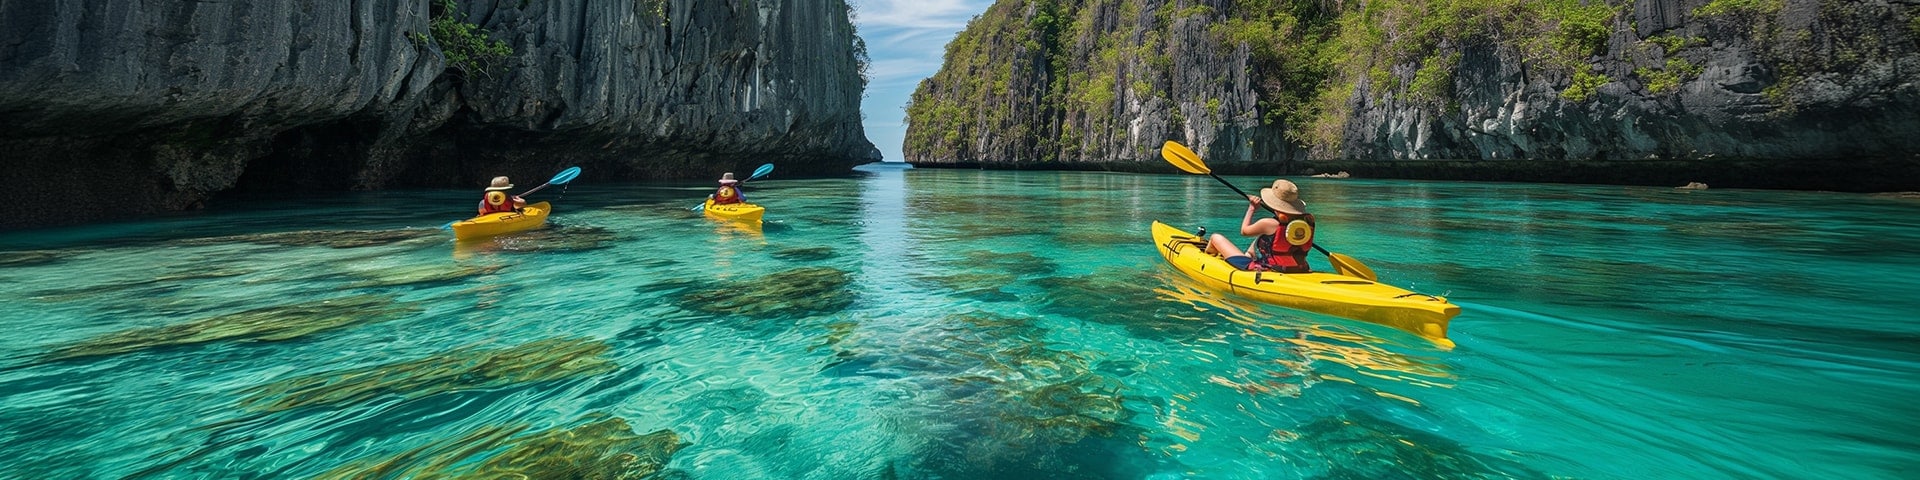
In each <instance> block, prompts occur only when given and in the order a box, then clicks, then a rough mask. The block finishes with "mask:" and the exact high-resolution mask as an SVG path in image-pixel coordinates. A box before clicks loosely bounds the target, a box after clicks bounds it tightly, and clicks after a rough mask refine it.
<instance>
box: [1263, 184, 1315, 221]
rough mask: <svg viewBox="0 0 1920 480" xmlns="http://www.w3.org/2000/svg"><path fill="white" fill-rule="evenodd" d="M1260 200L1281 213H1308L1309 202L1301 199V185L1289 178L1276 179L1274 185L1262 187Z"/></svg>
mask: <svg viewBox="0 0 1920 480" xmlns="http://www.w3.org/2000/svg"><path fill="white" fill-rule="evenodd" d="M1260 202H1261V203H1265V204H1267V206H1269V207H1273V209H1274V210H1279V211H1280V212H1281V213H1291V214H1294V215H1304V214H1306V213H1307V203H1306V202H1302V201H1300V187H1299V186H1298V185H1294V184H1293V182H1290V181H1287V180H1274V181H1273V186H1272V187H1268V188H1262V189H1260Z"/></svg>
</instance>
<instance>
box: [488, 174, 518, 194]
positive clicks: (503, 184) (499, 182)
mask: <svg viewBox="0 0 1920 480" xmlns="http://www.w3.org/2000/svg"><path fill="white" fill-rule="evenodd" d="M512 189H513V184H512V183H510V182H508V181H507V177H493V184H492V185H488V186H487V191H489V192H492V191H505V190H512Z"/></svg>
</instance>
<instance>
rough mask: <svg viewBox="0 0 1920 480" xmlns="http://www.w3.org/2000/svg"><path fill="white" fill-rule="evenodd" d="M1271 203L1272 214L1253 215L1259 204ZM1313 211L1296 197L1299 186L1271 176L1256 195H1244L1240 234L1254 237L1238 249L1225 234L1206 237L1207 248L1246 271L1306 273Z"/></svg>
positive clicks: (1311, 244)
mask: <svg viewBox="0 0 1920 480" xmlns="http://www.w3.org/2000/svg"><path fill="white" fill-rule="evenodd" d="M1262 204H1265V205H1267V206H1269V207H1273V211H1274V212H1275V213H1274V216H1272V217H1267V218H1261V219H1259V220H1254V219H1253V213H1254V211H1256V210H1260V205H1262ZM1313 228H1314V220H1313V214H1310V213H1307V204H1306V202H1302V201H1300V187H1299V186H1297V185H1294V184H1293V182H1290V181H1287V180H1284V179H1282V180H1274V181H1273V186H1272V187H1268V188H1262V189H1260V195H1259V196H1248V197H1247V214H1246V216H1245V217H1242V218H1241V219H1240V235H1242V236H1248V237H1255V238H1254V239H1253V244H1252V245H1248V246H1247V249H1246V251H1241V250H1240V249H1239V248H1237V247H1235V246H1234V245H1233V241H1232V240H1228V239H1227V237H1226V236H1225V235H1220V234H1217V233H1216V234H1214V235H1213V236H1212V237H1211V238H1209V239H1207V252H1208V253H1213V254H1216V255H1220V256H1221V257H1224V258H1225V259H1226V260H1227V263H1230V264H1233V268H1238V269H1241V270H1247V271H1273V272H1281V273H1307V272H1310V271H1313V269H1312V268H1310V267H1308V266H1307V252H1308V251H1311V250H1313Z"/></svg>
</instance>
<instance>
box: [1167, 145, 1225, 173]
mask: <svg viewBox="0 0 1920 480" xmlns="http://www.w3.org/2000/svg"><path fill="white" fill-rule="evenodd" d="M1160 156H1161V157H1162V158H1165V159H1167V163H1171V164H1173V166H1174V167H1176V168H1179V169H1180V170H1181V171H1185V172H1187V173H1191V174H1195V175H1206V174H1209V173H1213V169H1210V168H1207V162H1202V161H1200V154H1197V153H1193V150H1189V149H1187V146H1186V145H1181V144H1180V142H1176V141H1172V140H1168V141H1167V143H1166V144H1165V145H1161V146H1160Z"/></svg>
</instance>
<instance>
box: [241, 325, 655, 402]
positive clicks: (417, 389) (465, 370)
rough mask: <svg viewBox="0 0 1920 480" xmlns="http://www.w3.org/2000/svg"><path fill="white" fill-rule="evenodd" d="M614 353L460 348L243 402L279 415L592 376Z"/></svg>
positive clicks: (584, 346) (572, 342) (577, 347)
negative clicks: (320, 407) (391, 398)
mask: <svg viewBox="0 0 1920 480" xmlns="http://www.w3.org/2000/svg"><path fill="white" fill-rule="evenodd" d="M610 350H612V347H611V346H609V345H607V344H606V342H602V341H598V340H589V339H548V340H540V341H536V342H532V343H527V344H523V345H519V346H515V347H510V348H504V349H477V348H461V349H457V350H453V351H450V352H445V353H441V354H438V355H433V356H430V357H427V358H422V359H419V360H412V361H407V362H399V363H389V364H385V365H375V366H371V367H362V368H355V369H350V370H342V371H337V372H325V373H318V374H313V375H303V376H298V377H293V378H288V379H284V380H280V381H276V382H273V383H270V384H267V385H263V386H260V387H257V388H255V389H254V391H253V392H254V393H253V394H252V395H250V396H248V397H247V399H246V400H243V401H241V403H243V404H245V405H247V406H249V407H251V408H255V409H260V410H266V411H281V410H289V409H294V408H300V407H307V406H315V405H341V404H354V403H360V402H365V401H368V400H372V399H375V398H379V397H383V396H396V397H400V398H406V399H412V398H421V397H426V396H431V395H435V394H440V393H446V392H453V391H461V390H473V389H481V388H498V387H505V386H510V385H515V384H521V383H530V382H542V381H550V380H560V379H566V378H579V377H588V376H594V375H599V374H603V373H607V372H612V371H614V370H617V369H619V366H618V365H616V364H614V363H613V361H612V360H608V359H607V358H606V357H605V355H606V353H607V352H608V351H610Z"/></svg>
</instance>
